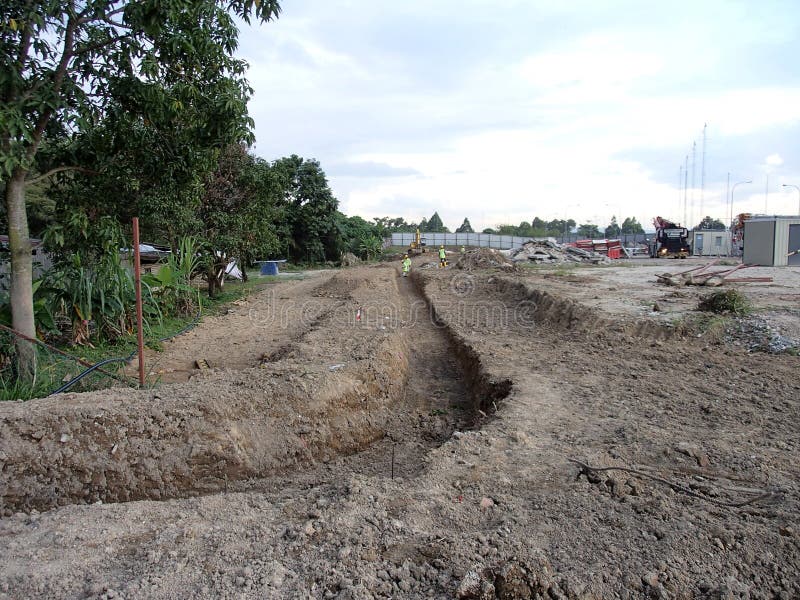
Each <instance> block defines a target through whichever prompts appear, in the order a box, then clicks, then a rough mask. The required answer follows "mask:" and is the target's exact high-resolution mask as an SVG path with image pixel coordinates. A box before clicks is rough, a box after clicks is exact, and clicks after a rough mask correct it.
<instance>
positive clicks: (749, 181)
mask: <svg viewBox="0 0 800 600" xmlns="http://www.w3.org/2000/svg"><path fill="white" fill-rule="evenodd" d="M743 183H753V180H752V179H748V180H747V181H738V182H736V183H734V184H733V187H732V188H731V222H733V192H735V191H736V186H737V185H741V184H743Z"/></svg>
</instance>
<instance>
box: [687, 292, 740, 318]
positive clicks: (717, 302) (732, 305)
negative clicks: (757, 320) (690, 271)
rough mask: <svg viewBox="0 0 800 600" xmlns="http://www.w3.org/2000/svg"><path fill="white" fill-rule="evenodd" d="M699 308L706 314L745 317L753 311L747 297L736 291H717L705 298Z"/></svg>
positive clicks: (701, 300)
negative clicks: (726, 314)
mask: <svg viewBox="0 0 800 600" xmlns="http://www.w3.org/2000/svg"><path fill="white" fill-rule="evenodd" d="M697 308H698V310H702V311H705V312H713V313H716V314H723V313H730V314H734V315H744V314H747V313H749V312H750V311H751V309H752V307H751V305H750V301H749V300H748V299H747V297H746V296H745V295H744V294H742V293H741V292H738V291H737V290H734V289H729V290H717V291H715V292H712V293H710V294H707V295H705V296H703V297H702V298H701V299H700V303H699V304H698V306H697Z"/></svg>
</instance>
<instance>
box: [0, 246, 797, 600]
mask: <svg viewBox="0 0 800 600" xmlns="http://www.w3.org/2000/svg"><path fill="white" fill-rule="evenodd" d="M417 262H418V263H421V262H424V261H423V260H422V259H417ZM684 264H685V261H684V262H682V263H681V266H682V265H684ZM671 266H672V265H670V264H669V263H667V265H656V266H655V267H652V266H649V265H644V264H643V265H642V266H641V267H638V266H637V267H627V268H626V267H614V268H596V269H583V268H581V269H576V270H574V271H569V272H567V273H564V272H562V270H558V269H556V270H553V271H543V270H524V271H515V272H507V271H505V270H499V269H497V270H496V269H475V270H473V271H470V272H463V271H457V270H455V269H426V270H417V271H415V272H414V274H413V276H412V277H411V278H401V277H398V269H397V265H379V266H372V267H357V268H352V269H346V270H343V271H340V272H338V273H335V274H334V273H330V274H324V275H320V276H318V277H315V278H310V279H307V280H304V281H298V282H285V283H282V284H280V287H276V288H271V289H269V290H267V291H266V292H263V293H262V294H260V295H257V296H253V297H252V298H250V299H249V301H248V302H247V304H243V305H241V306H237V307H233V312H232V313H231V314H229V315H226V316H224V317H220V318H218V319H215V320H211V321H208V322H205V323H203V324H201V325H200V326H199V327H198V328H197V329H196V330H195V331H193V332H192V333H191V334H188V335H187V336H185V337H183V338H179V339H178V340H176V341H175V342H173V343H172V344H170V345H168V347H166V348H165V351H164V353H162V355H161V356H160V357H159V359H160V360H159V367H158V368H159V369H162V370H163V375H165V379H167V378H168V377H167V374H171V375H169V377H174V378H175V379H176V380H180V379H187V378H188V377H189V376H191V379H190V380H189V381H177V382H176V383H170V384H163V385H160V386H158V387H156V388H153V389H151V390H142V391H135V390H108V391H105V392H92V393H87V394H64V395H61V396H60V397H55V398H48V399H43V400H36V401H31V402H28V403H25V404H21V403H8V404H6V405H3V406H0V419H2V420H0V511H2V515H3V517H2V518H1V519H0V553H2V556H3V560H2V563H0V598H5V597H7V598H53V597H59V598H61V597H66V598H188V597H194V598H453V597H459V598H487V599H488V598H504V599H505V598H614V597H619V598H641V597H651V598H795V597H798V596H800V576H799V575H798V573H800V537H799V536H798V532H800V513H799V512H798V508H800V506H799V504H800V503H799V502H798V492H800V480H799V479H798V477H799V476H800V467H798V465H797V461H796V456H797V451H798V445H800V437H798V433H797V432H798V426H800V413H799V412H798V391H799V390H800V378H798V376H797V367H798V360H800V359H798V358H797V357H795V356H792V355H789V354H780V355H773V354H766V353H750V352H747V351H745V350H744V349H743V348H742V347H740V346H735V345H733V344H732V343H727V342H726V341H725V339H723V338H718V339H714V340H711V339H710V338H709V337H707V336H701V337H697V334H696V332H695V331H694V330H690V329H688V328H680V327H675V326H674V322H673V321H671V320H665V319H664V315H663V314H662V313H664V312H669V311H659V312H655V313H654V312H653V311H652V310H651V307H650V308H648V306H647V305H648V304H649V303H651V302H654V301H658V302H659V303H661V302H664V303H665V305H667V306H669V307H670V310H671V309H672V307H674V306H678V305H681V306H684V304H685V306H684V309H682V310H683V312H685V313H690V312H691V311H692V309H693V306H692V303H693V302H695V300H696V299H695V298H688V297H681V298H679V299H680V302H677V301H676V302H675V303H674V304H670V302H668V301H666V296H664V295H665V294H669V293H671V292H673V291H674V290H670V289H666V288H661V287H657V286H656V284H655V283H654V277H651V276H650V271H649V270H650V269H655V270H656V271H660V272H663V271H664V270H670V267H671ZM686 268H688V266H687V267H686ZM673 270H675V268H674V267H673ZM771 271H775V272H776V273H780V275H779V277H780V278H781V279H780V281H779V280H778V278H776V282H775V283H776V286H778V287H770V286H767V287H765V288H764V291H760V290H759V289H755V290H751V288H749V287H748V288H747V290H750V291H747V290H745V291H746V292H747V293H748V294H751V295H753V296H754V301H755V302H756V303H757V305H758V306H759V307H760V308H762V309H764V310H765V311H767V312H770V314H771V313H775V314H780V315H782V318H784V320H785V325H784V326H785V327H787V328H789V329H790V328H791V327H795V326H796V325H797V324H796V321H795V320H794V316H796V315H795V313H793V312H792V311H793V310H794V309H795V307H796V301H793V300H792V298H797V297H798V296H797V294H798V292H800V290H799V289H798V286H797V284H796V283H794V282H793V279H792V278H793V277H794V276H795V275H796V272H794V271H790V270H771ZM748 274H753V273H748ZM783 278H786V280H785V281H784V279H783ZM690 293H692V294H694V293H695V292H694V290H691V291H690ZM698 293H699V292H698ZM760 294H763V297H762V296H761V295H760ZM784 298H789V299H788V300H785V299H784ZM684 300H685V301H686V302H685V303H684V302H683V301H684ZM759 303H760V304H759ZM245 315H246V317H245ZM672 316H673V317H676V316H677V315H672ZM197 357H202V358H206V359H208V361H209V363H211V366H212V368H211V369H209V370H203V371H196V370H192V368H191V367H192V362H191V361H193V360H196V358H197ZM575 461H577V462H575ZM603 469H612V470H603Z"/></svg>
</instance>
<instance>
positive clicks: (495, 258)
mask: <svg viewBox="0 0 800 600" xmlns="http://www.w3.org/2000/svg"><path fill="white" fill-rule="evenodd" d="M453 266H454V267H456V268H457V269H463V270H465V271H472V270H474V269H493V268H496V269H504V270H507V271H513V270H514V263H512V262H511V261H510V260H509V259H508V257H506V256H505V255H504V254H502V253H501V252H499V251H498V250H495V249H493V248H475V249H473V250H468V251H467V252H466V253H464V254H463V255H461V256H459V258H458V260H457V261H456V262H455V264H454V265H453Z"/></svg>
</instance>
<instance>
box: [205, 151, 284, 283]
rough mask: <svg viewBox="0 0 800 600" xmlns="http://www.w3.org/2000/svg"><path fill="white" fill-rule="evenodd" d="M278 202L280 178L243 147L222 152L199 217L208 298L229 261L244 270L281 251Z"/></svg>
mask: <svg viewBox="0 0 800 600" xmlns="http://www.w3.org/2000/svg"><path fill="white" fill-rule="evenodd" d="M282 202H283V198H282V188H281V187H280V183H279V181H278V177H277V176H276V175H275V174H274V173H273V172H272V169H271V167H270V166H269V165H268V164H267V163H265V162H264V161H262V160H257V159H255V158H254V157H253V156H251V155H250V154H248V152H247V148H246V147H245V146H244V145H243V144H233V145H231V146H228V147H227V148H226V149H225V150H224V152H223V153H222V155H221V156H220V159H219V164H218V166H217V169H216V170H215V171H214V173H212V174H211V175H210V176H209V177H208V180H207V181H206V183H205V191H204V193H203V197H202V201H201V203H200V207H199V211H198V213H197V216H198V220H199V221H200V224H201V233H200V235H201V238H200V239H201V242H202V245H203V247H204V256H203V261H202V263H203V265H204V267H205V277H206V280H207V281H208V293H209V295H210V296H214V295H215V294H216V292H217V290H218V289H219V288H220V287H221V286H222V282H223V278H224V272H225V267H226V266H227V265H228V263H229V262H230V260H231V259H233V258H235V259H237V260H238V262H239V265H240V266H241V267H242V269H243V271H244V269H245V268H246V266H247V265H248V264H250V263H251V262H252V261H253V260H255V259H256V257H258V256H260V257H262V258H264V257H266V256H268V255H270V254H273V253H275V252H277V251H278V250H279V248H280V240H279V229H278V226H277V224H278V223H279V222H280V220H281V217H282V212H283V206H282Z"/></svg>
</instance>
